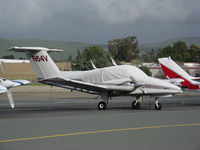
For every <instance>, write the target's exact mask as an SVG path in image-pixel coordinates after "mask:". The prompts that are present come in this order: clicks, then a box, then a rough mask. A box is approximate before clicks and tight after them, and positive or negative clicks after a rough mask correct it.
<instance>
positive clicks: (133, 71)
mask: <svg viewBox="0 0 200 150" xmlns="http://www.w3.org/2000/svg"><path fill="white" fill-rule="evenodd" d="M59 76H60V77H62V78H66V79H72V80H77V81H82V82H87V83H93V84H105V85H109V83H110V85H111V84H112V85H113V84H114V83H113V82H115V81H116V80H119V79H130V81H131V80H134V81H133V82H135V83H136V82H137V83H143V84H144V86H142V87H141V88H143V91H144V92H145V91H146V92H147V93H148V92H149V90H150V91H151V92H153V91H154V92H153V93H159V92H160V93H162V94H163V93H172V94H176V93H180V92H181V89H180V88H179V87H178V86H176V85H174V84H171V83H169V82H167V81H165V80H161V79H157V78H153V77H149V76H147V75H146V74H145V73H144V72H143V71H142V70H140V69H138V68H137V67H135V66H130V65H120V66H110V67H105V68H100V69H93V70H90V71H66V72H65V71H61V72H60V75H59ZM111 81H113V82H111ZM116 84H117V83H116ZM129 84H131V83H129ZM129 84H127V85H129ZM127 87H130V86H127Z"/></svg>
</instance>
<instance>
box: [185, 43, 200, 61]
mask: <svg viewBox="0 0 200 150" xmlns="http://www.w3.org/2000/svg"><path fill="white" fill-rule="evenodd" d="M189 51H190V59H189V60H187V61H188V62H189V61H190V62H198V63H200V47H199V46H197V45H195V44H191V45H190V48H189Z"/></svg>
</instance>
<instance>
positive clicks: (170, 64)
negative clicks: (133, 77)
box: [158, 57, 200, 91]
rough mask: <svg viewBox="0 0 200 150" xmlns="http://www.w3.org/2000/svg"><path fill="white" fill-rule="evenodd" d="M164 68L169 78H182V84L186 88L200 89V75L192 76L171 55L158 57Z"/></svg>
mask: <svg viewBox="0 0 200 150" xmlns="http://www.w3.org/2000/svg"><path fill="white" fill-rule="evenodd" d="M158 61H159V63H160V65H161V67H162V70H163V72H164V74H165V76H166V78H168V79H177V78H179V79H182V82H181V86H182V88H184V89H186V90H188V89H189V90H197V91H200V77H192V76H190V75H189V74H188V73H187V72H185V71H184V70H183V69H182V68H181V67H180V66H178V65H177V64H176V63H175V62H174V61H173V60H172V59H171V58H170V57H164V58H159V59H158Z"/></svg>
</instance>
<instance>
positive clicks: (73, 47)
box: [0, 38, 104, 60]
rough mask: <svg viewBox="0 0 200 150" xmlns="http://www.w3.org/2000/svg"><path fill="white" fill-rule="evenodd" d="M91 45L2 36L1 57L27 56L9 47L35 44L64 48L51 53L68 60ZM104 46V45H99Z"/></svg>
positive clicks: (59, 58)
mask: <svg viewBox="0 0 200 150" xmlns="http://www.w3.org/2000/svg"><path fill="white" fill-rule="evenodd" d="M91 45H94V44H88V43H79V42H64V41H53V40H43V39H20V40H7V39H3V38H0V57H2V56H5V55H14V56H15V57H16V58H19V57H25V55H24V54H23V53H14V52H9V51H7V50H8V48H10V47H12V46H35V47H47V48H56V49H62V50H64V52H61V53H51V54H50V55H51V56H52V57H53V59H54V60H66V59H68V58H69V56H70V55H71V56H72V58H75V57H76V55H77V50H78V49H79V50H83V49H85V48H87V47H89V46H91ZM99 46H104V45H99Z"/></svg>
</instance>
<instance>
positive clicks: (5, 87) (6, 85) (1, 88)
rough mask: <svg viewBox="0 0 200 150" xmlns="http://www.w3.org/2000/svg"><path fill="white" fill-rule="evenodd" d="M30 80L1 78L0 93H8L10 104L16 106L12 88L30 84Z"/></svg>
mask: <svg viewBox="0 0 200 150" xmlns="http://www.w3.org/2000/svg"><path fill="white" fill-rule="evenodd" d="M29 83H30V82H29V81H27V80H7V79H5V78H0V95H1V94H3V93H7V95H8V100H9V102H10V106H11V107H12V108H14V107H15V106H14V101H13V97H12V94H11V91H10V88H13V87H17V86H21V85H25V84H29Z"/></svg>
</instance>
